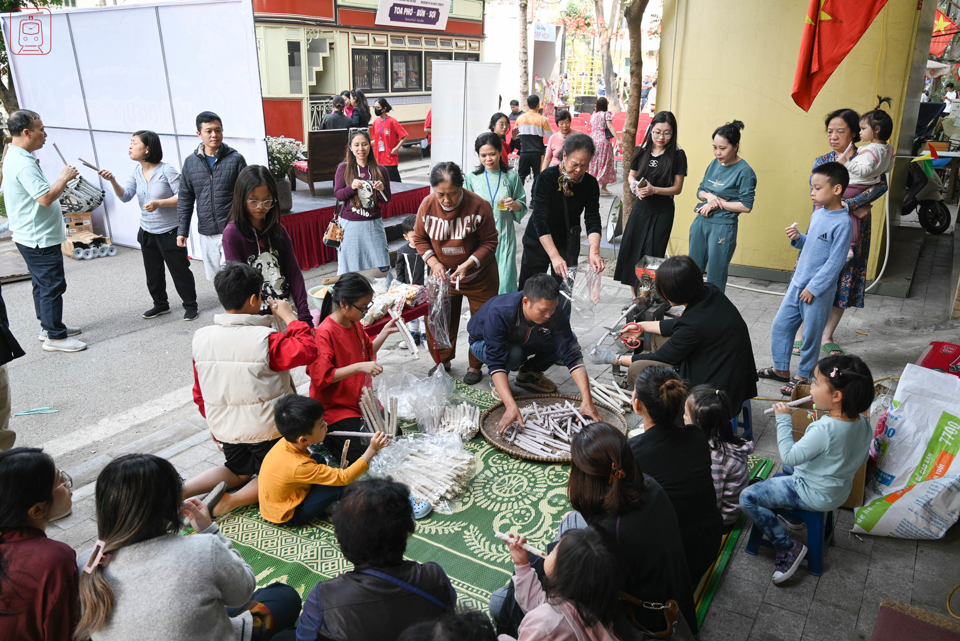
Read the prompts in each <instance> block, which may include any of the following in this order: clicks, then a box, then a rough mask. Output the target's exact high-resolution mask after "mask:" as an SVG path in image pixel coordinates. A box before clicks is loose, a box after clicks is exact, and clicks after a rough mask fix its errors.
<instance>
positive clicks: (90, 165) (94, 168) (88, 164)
mask: <svg viewBox="0 0 960 641" xmlns="http://www.w3.org/2000/svg"><path fill="white" fill-rule="evenodd" d="M77 160H79V161H80V162H81V163H82V164H83V165H84V166H86V167H89V168H90V169H92V170H94V171H97V172H99V171H100V169H99V168H98V167H95V166H94V165H93V163H89V162H87V161H86V160H84V159H83V158H77Z"/></svg>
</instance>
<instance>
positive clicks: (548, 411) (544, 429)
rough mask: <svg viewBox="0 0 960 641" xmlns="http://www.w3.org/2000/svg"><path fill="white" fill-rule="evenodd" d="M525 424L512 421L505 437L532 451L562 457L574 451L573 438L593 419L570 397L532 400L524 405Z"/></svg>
mask: <svg viewBox="0 0 960 641" xmlns="http://www.w3.org/2000/svg"><path fill="white" fill-rule="evenodd" d="M520 416H521V417H523V425H524V426H523V427H522V428H521V427H520V424H519V423H512V424H510V425H509V426H507V429H506V430H505V431H504V432H503V438H504V440H506V441H508V442H509V443H512V444H513V445H516V446H518V447H520V448H523V449H524V450H526V451H528V452H530V453H531V454H536V455H538V456H544V457H547V458H560V457H564V456H567V455H569V454H570V442H571V441H572V440H573V437H574V435H575V434H577V432H579V431H580V430H582V429H583V427H584V426H585V425H587V424H588V423H591V422H592V421H590V420H587V419H586V418H584V417H583V416H582V415H581V414H580V412H579V411H578V410H577V408H576V407H574V405H573V403H571V402H570V401H564V402H562V403H554V404H552V405H537V404H536V403H531V404H530V405H528V406H527V407H524V408H521V410H520Z"/></svg>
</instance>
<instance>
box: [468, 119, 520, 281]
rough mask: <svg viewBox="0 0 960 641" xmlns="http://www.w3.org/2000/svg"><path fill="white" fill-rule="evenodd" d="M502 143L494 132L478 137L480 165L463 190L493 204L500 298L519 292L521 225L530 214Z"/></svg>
mask: <svg viewBox="0 0 960 641" xmlns="http://www.w3.org/2000/svg"><path fill="white" fill-rule="evenodd" d="M502 144H503V143H502V141H501V140H500V137H499V136H498V135H496V134H494V133H491V132H485V133H482V134H480V135H479V136H477V140H476V142H475V144H474V149H475V150H476V152H477V156H478V157H479V158H480V165H479V166H478V167H477V168H476V169H475V170H474V171H472V172H470V173H468V174H467V175H466V176H465V178H466V180H465V181H464V184H463V186H464V187H465V188H466V189H469V190H470V191H472V192H473V193H475V194H477V195H479V196H480V197H481V198H483V199H485V200H486V201H487V202H488V203H490V207H491V208H492V209H493V217H494V220H496V222H497V239H498V240H497V270H498V272H499V273H500V290H499V292H498V293H499V294H508V293H510V292H515V291H517V231H516V226H517V224H518V223H519V222H520V221H521V220H523V217H524V215H525V214H526V213H527V192H526V190H525V189H524V188H523V183H521V182H520V177H519V176H518V175H517V172H515V171H512V170H511V169H510V165H508V164H507V163H505V162H504V161H503V155H502V153H501V152H502V148H501V145H502Z"/></svg>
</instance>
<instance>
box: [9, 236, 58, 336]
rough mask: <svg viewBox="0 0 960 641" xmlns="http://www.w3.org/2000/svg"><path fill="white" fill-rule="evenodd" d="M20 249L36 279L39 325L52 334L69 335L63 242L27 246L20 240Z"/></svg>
mask: <svg viewBox="0 0 960 641" xmlns="http://www.w3.org/2000/svg"><path fill="white" fill-rule="evenodd" d="M17 249H18V250H19V251H20V255H21V256H23V261H24V262H25V263H26V264H27V269H29V270H30V278H31V280H32V281H33V308H34V310H35V311H36V313H37V318H38V319H40V327H42V328H43V329H45V330H47V337H49V338H52V339H61V338H66V337H67V326H66V325H64V324H63V293H64V292H65V291H67V278H66V276H65V275H64V273H63V254H62V253H61V252H60V245H52V246H50V247H26V246H25V245H21V244H20V243H17Z"/></svg>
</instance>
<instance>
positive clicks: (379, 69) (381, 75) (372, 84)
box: [352, 49, 387, 91]
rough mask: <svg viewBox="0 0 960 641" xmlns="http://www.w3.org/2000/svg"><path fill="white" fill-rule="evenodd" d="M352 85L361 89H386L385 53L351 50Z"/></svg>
mask: <svg viewBox="0 0 960 641" xmlns="http://www.w3.org/2000/svg"><path fill="white" fill-rule="evenodd" d="M352 58H353V86H354V87H356V88H357V89H360V90H361V91H386V90H387V53H386V52H385V51H373V50H370V49H354V50H353V56H352Z"/></svg>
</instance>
